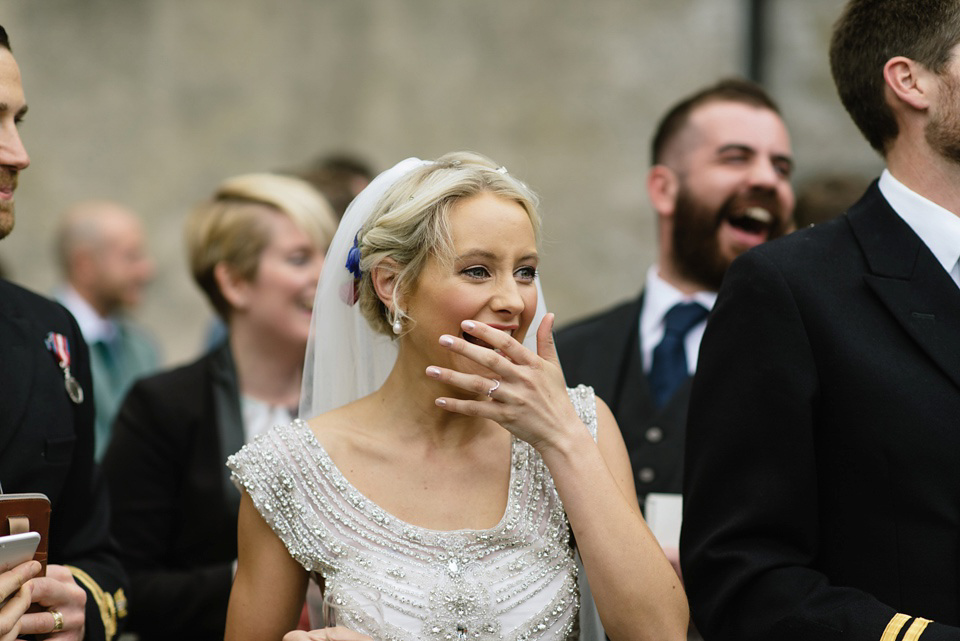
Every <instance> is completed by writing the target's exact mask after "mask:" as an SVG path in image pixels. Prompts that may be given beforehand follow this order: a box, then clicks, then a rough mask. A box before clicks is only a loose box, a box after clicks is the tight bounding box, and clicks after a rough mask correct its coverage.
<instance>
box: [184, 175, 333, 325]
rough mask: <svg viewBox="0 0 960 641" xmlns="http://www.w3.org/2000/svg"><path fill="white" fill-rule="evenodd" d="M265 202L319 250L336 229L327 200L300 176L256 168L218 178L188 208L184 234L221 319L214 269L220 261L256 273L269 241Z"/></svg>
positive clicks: (225, 308)
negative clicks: (210, 191) (208, 196)
mask: <svg viewBox="0 0 960 641" xmlns="http://www.w3.org/2000/svg"><path fill="white" fill-rule="evenodd" d="M263 206H267V207H272V208H274V209H276V210H277V211H278V212H280V213H281V214H284V215H285V216H287V217H288V218H290V220H291V221H292V222H293V223H294V225H296V226H297V228H298V229H300V230H301V231H303V232H304V233H305V234H306V235H307V236H308V237H309V238H310V239H311V240H312V241H313V244H314V245H315V246H316V247H317V248H318V249H319V250H321V251H326V250H327V248H328V247H329V246H330V241H331V239H332V238H333V234H334V232H335V231H336V227H337V223H336V218H335V216H334V213H333V209H332V208H331V207H330V204H329V203H328V202H327V201H326V199H325V198H324V197H323V196H322V195H321V194H320V192H318V191H317V190H316V189H314V188H313V187H312V186H311V185H310V184H309V183H307V182H306V181H303V180H301V179H299V178H293V177H291V176H281V175H278V174H269V173H258V174H244V175H242V176H235V177H233V178H228V179H227V180H225V181H223V182H222V183H220V185H219V186H218V187H217V190H216V192H215V193H214V195H213V197H212V198H211V199H210V200H207V201H205V202H203V203H201V204H200V205H199V206H198V207H196V208H195V209H194V210H193V212H192V213H191V214H190V216H189V218H188V219H187V223H186V230H185V238H186V244H187V255H188V258H189V261H190V271H191V272H192V273H193V278H194V280H196V281H197V285H199V286H200V289H202V290H203V292H204V293H205V294H206V295H207V298H208V299H210V303H211V304H212V305H213V308H214V309H215V310H216V311H217V313H218V314H219V315H220V316H221V317H222V318H224V319H227V317H228V316H229V314H230V309H231V308H230V304H229V303H228V302H227V300H226V298H224V296H223V294H222V293H221V291H220V287H219V285H217V280H216V278H215V276H214V269H215V268H216V266H217V265H218V264H219V263H224V264H226V265H227V266H228V267H229V268H230V269H231V271H233V273H235V274H236V275H237V276H238V277H240V278H242V279H244V280H253V279H255V278H256V275H257V270H258V268H259V267H260V256H261V254H262V253H263V250H264V248H266V246H267V245H268V244H269V243H270V235H269V228H268V226H267V225H266V222H265V220H264V217H263V209H262V208H263Z"/></svg>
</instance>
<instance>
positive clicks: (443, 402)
mask: <svg viewBox="0 0 960 641" xmlns="http://www.w3.org/2000/svg"><path fill="white" fill-rule="evenodd" d="M446 406H447V401H446V399H443V398H438V399H437V407H446Z"/></svg>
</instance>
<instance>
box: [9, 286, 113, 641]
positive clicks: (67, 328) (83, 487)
mask: <svg viewBox="0 0 960 641" xmlns="http://www.w3.org/2000/svg"><path fill="white" fill-rule="evenodd" d="M48 332H57V333H59V334H63V335H64V336H65V337H66V338H67V341H68V342H69V346H70V355H71V361H72V364H71V368H70V369H71V373H72V374H73V376H74V377H75V378H76V379H77V380H78V382H79V383H80V385H81V386H82V388H83V391H84V395H85V398H84V400H83V402H82V403H81V404H79V405H76V404H74V403H73V402H71V401H70V398H69V397H68V396H67V392H66V389H65V388H64V376H63V372H62V370H61V369H60V366H59V365H58V361H57V359H56V358H55V357H54V355H53V354H52V353H51V352H50V351H49V350H48V349H47V348H46V346H45V345H44V340H45V339H46V336H47V333H48ZM0 390H3V392H2V393H0V483H2V484H3V491H4V492H6V493H16V492H42V493H43V494H46V495H47V497H49V499H50V503H51V507H52V512H51V517H50V532H49V537H50V538H49V550H48V554H49V557H48V558H49V561H50V563H56V564H63V565H72V566H76V567H78V568H80V569H81V570H83V571H85V572H86V573H87V574H89V575H90V576H91V577H92V578H93V579H94V581H96V583H97V584H98V585H99V587H100V588H101V589H103V590H104V591H106V592H107V593H109V594H110V595H111V596H114V595H116V594H117V591H118V590H119V589H120V588H121V587H125V585H126V576H125V575H124V573H123V569H122V567H121V566H120V563H119V561H118V560H117V557H116V549H115V546H114V544H113V543H112V542H111V540H110V537H109V529H108V523H109V507H108V503H107V492H106V488H105V487H104V485H103V483H102V480H101V477H100V474H99V470H98V468H97V467H96V466H95V465H94V463H93V387H92V383H91V379H90V361H89V355H88V352H87V346H86V344H85V343H84V342H83V338H82V337H81V334H80V329H79V328H78V327H77V324H76V321H74V319H73V317H72V316H71V315H70V314H69V312H67V310H65V309H64V308H63V307H61V306H60V305H58V304H56V303H54V302H52V301H50V300H47V299H46V298H43V297H41V296H38V295H36V294H34V293H32V292H29V291H27V290H25V289H23V288H21V287H18V286H16V285H13V284H11V283H8V282H7V281H3V280H0ZM86 630H87V639H103V638H104V636H105V635H104V626H103V620H102V618H101V616H100V610H99V609H98V606H97V603H96V599H94V598H93V595H92V593H89V592H88V594H87V609H86Z"/></svg>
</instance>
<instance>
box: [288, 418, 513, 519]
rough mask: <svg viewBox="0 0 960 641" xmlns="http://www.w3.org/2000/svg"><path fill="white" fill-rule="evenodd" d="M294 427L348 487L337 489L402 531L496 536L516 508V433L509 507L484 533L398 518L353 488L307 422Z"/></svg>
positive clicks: (505, 508)
mask: <svg viewBox="0 0 960 641" xmlns="http://www.w3.org/2000/svg"><path fill="white" fill-rule="evenodd" d="M291 425H294V426H297V427H299V428H300V429H301V430H304V431H306V433H307V435H308V436H307V439H308V441H309V443H310V445H312V446H313V448H315V450H316V451H317V454H318V455H319V456H320V458H321V459H323V460H324V461H325V462H326V463H328V464H329V466H330V471H331V474H332V476H333V477H334V480H337V481H341V482H342V483H343V484H344V486H345V488H344V489H342V490H341V489H340V488H339V487H337V490H338V491H340V492H341V493H343V494H345V495H346V493H347V492H354V493H356V494H357V495H358V496H360V497H362V498H363V500H364V501H365V502H366V503H369V504H370V505H371V506H373V508H375V509H376V510H377V511H378V512H380V513H381V514H383V515H384V516H385V517H386V518H387V519H388V520H389V521H391V522H393V523H394V524H396V525H398V526H400V528H402V529H413V530H418V531H420V532H424V533H428V534H432V535H440V536H452V535H457V534H460V535H464V534H466V535H483V534H494V533H496V532H498V531H500V530H503V529H504V527H505V526H506V524H507V522H508V520H509V516H510V513H511V511H512V509H513V507H514V492H513V486H514V483H515V482H516V478H517V477H516V472H517V465H516V464H515V459H516V458H517V455H518V445H519V443H520V439H518V438H517V437H516V436H515V435H513V434H511V435H510V479H509V482H508V483H507V504H506V507H504V510H503V515H501V517H500V520H499V521H497V523H496V525H494V526H493V527H490V528H486V529H481V530H478V529H472V528H461V529H459V530H435V529H432V528H428V527H424V526H422V525H417V524H415V523H410V522H409V521H404V520H403V519H401V518H400V517H398V516H395V515H394V514H393V513H391V512H390V511H389V510H387V509H385V508H384V507H382V506H381V505H380V504H379V503H377V502H376V501H374V500H373V499H371V498H370V497H369V496H367V495H366V494H364V493H363V492H361V491H360V490H358V489H357V488H356V487H355V486H354V485H353V483H351V482H350V479H348V478H347V477H346V476H345V475H344V474H343V472H342V471H340V467H339V466H338V465H337V463H336V461H334V460H333V457H332V456H330V453H329V452H327V449H326V448H325V447H324V446H323V444H322V443H321V442H320V440H319V439H318V438H317V435H316V434H314V432H313V430H312V429H310V426H309V425H308V424H307V422H306V421H304V420H303V419H301V418H297V419H294V421H293V423H291ZM335 487H336V486H335Z"/></svg>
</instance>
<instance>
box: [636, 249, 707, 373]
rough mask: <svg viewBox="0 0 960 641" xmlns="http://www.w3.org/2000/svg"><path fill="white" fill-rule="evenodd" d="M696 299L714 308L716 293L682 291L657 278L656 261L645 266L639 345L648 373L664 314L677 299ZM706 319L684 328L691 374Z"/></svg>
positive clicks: (685, 346)
mask: <svg viewBox="0 0 960 641" xmlns="http://www.w3.org/2000/svg"><path fill="white" fill-rule="evenodd" d="M689 302H697V303H700V304H701V305H703V306H704V307H706V308H707V310H708V311H709V310H711V309H713V304H714V303H715V302H717V293H716V292H708V291H701V292H696V293H694V294H693V295H692V296H690V295H687V294H684V293H683V292H681V291H680V290H679V289H677V288H676V287H674V286H673V285H671V284H670V283H668V282H667V281H665V280H663V279H662V278H660V274H659V272H658V270H657V266H656V265H652V266H651V267H650V269H648V270H647V280H646V283H645V285H644V288H643V307H642V308H641V310H640V346H641V348H642V349H641V352H642V353H641V356H642V357H643V371H644V372H645V373H648V374H649V373H650V367H651V366H652V365H653V350H654V348H655V347H656V346H657V345H659V344H660V341H661V340H663V330H664V322H663V319H664V316H666V315H667V312H668V311H670V309H671V308H672V307H673V306H674V305H676V304H677V303H689ZM706 326H707V321H706V320H703V321H701V322H699V323H697V324H696V325H694V327H693V329H691V330H690V331H689V332H687V336H686V338H685V339H684V349H685V350H686V353H687V370H689V372H690V375H691V376H692V375H693V373H694V372H695V371H697V356H698V355H699V353H700V339H701V338H703V330H704V329H705V328H706Z"/></svg>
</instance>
